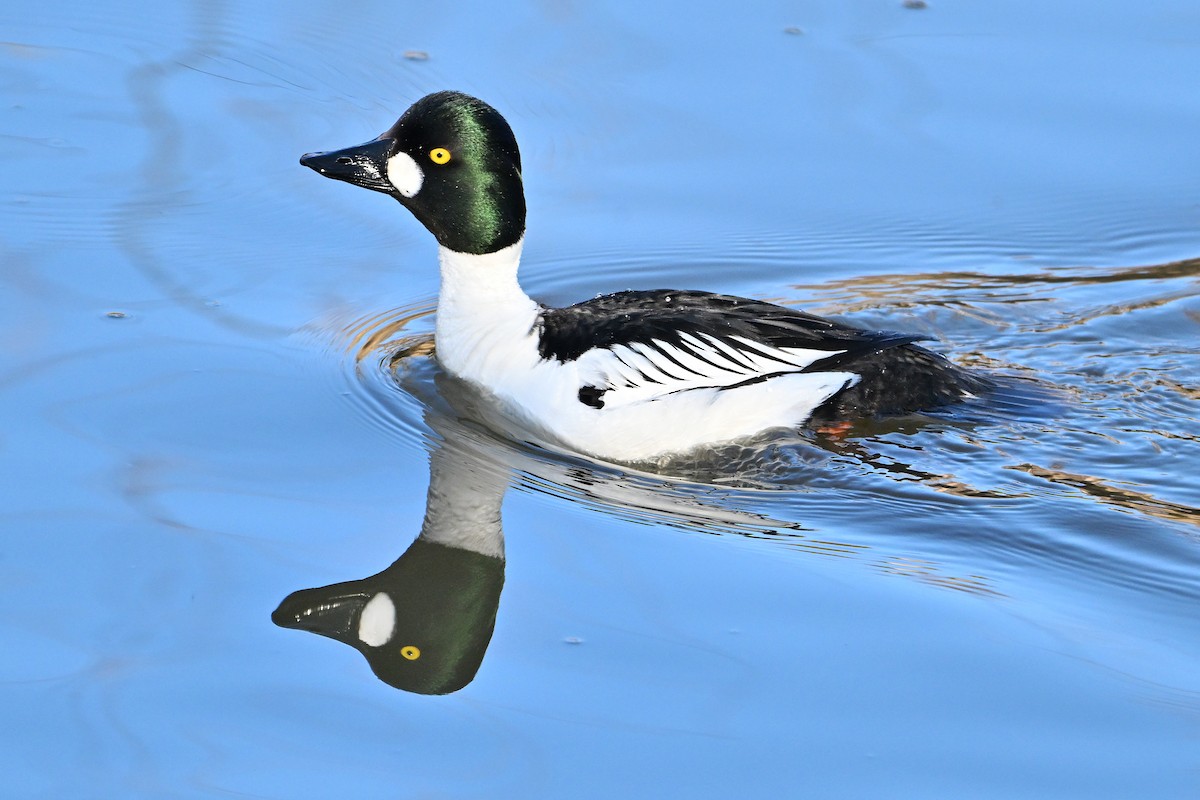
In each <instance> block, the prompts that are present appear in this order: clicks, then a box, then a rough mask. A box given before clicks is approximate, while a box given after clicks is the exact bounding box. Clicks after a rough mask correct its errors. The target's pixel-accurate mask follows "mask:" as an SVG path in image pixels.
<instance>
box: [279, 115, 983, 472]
mask: <svg viewBox="0 0 1200 800" xmlns="http://www.w3.org/2000/svg"><path fill="white" fill-rule="evenodd" d="M300 163H301V164H303V165H304V166H307V167H311V168H312V169H314V170H316V171H317V172H319V173H321V174H322V175H325V176H326V177H329V178H336V179H337V180H342V181H346V182H348V183H353V184H355V185H357V186H362V187H364V188H367V189H372V190H374V191H377V192H383V193H384V194H388V195H391V196H392V197H394V198H396V199H397V200H399V201H400V204H401V205H403V206H404V207H405V208H407V209H408V210H409V211H411V212H412V213H413V215H414V216H416V218H417V219H418V220H419V221H420V222H421V224H423V225H424V226H425V227H426V228H428V229H429V231H430V232H431V233H432V234H433V235H434V237H436V238H437V241H438V245H439V248H438V252H439V260H440V262H441V279H442V283H441V292H440V294H439V297H438V306H437V322H436V332H435V336H436V338H435V342H436V355H437V359H438V361H439V362H440V363H441V365H442V366H443V367H444V368H445V369H446V370H447V371H449V372H450V373H452V374H454V375H457V376H458V377H460V378H463V379H465V380H467V381H470V382H473V383H475V384H477V385H479V386H480V387H482V388H484V389H486V390H487V391H489V392H490V393H491V394H493V395H494V396H495V397H496V398H497V399H498V401H499V402H500V403H501V404H502V405H503V407H504V408H505V410H506V411H507V412H508V413H509V414H513V415H515V416H516V417H517V418H518V419H519V420H520V421H521V422H522V423H523V424H525V425H527V426H529V427H531V428H532V429H533V430H535V431H537V432H538V433H540V434H542V435H544V436H547V437H549V438H551V439H553V440H556V441H557V442H559V443H561V444H562V445H565V446H566V447H568V448H571V449H574V450H577V451H580V452H583V453H587V454H591V455H594V456H598V457H600V458H606V459H611V460H615V461H641V460H646V459H650V458H653V457H656V456H660V455H664V454H668V453H674V452H682V451H686V450H690V449H693V448H695V447H698V446H700V445H704V444H711V443H716V442H723V441H728V440H732V439H737V438H741V437H745V436H750V435H753V434H756V433H759V432H761V431H763V430H766V429H768V428H774V427H793V428H794V427H798V426H802V425H809V426H813V427H820V426H823V425H829V424H832V423H839V422H844V421H852V420H855V419H859V418H863V417H875V416H883V415H891V414H903V413H907V412H912V411H917V410H921V409H927V408H932V407H936V406H940V405H944V404H946V403H949V402H953V401H955V400H958V399H961V398H963V397H965V396H969V395H971V394H973V393H976V392H977V391H979V390H980V389H981V388H983V387H984V386H985V385H986V384H985V382H984V380H983V379H981V378H979V377H977V376H974V375H972V374H970V373H968V372H967V371H965V370H963V369H961V368H959V367H956V366H954V365H953V364H951V363H950V362H949V361H947V360H946V359H945V358H943V357H942V356H939V355H936V354H934V353H932V352H930V351H928V350H925V349H924V348H921V347H918V346H917V345H915V344H913V342H914V341H916V340H918V339H921V338H925V337H921V336H913V335H908V334H900V333H889V332H883V331H869V330H862V329H859V328H854V327H851V326H849V325H844V324H842V323H839V322H834V321H832V320H828V319H823V318H821V317H816V316H813V315H811V314H805V313H803V312H800V311H796V310H794V309H791V308H785V307H782V306H778V305H773V304H771V303H764V302H761V301H757V300H748V299H745V298H741V297H731V296H728V295H720V294H710V293H708V292H697V291H676V290H667V289H659V290H652V291H625V292H617V293H616V294H610V295H605V296H603V297H597V298H595V299H593V300H587V301H584V302H582V303H578V304H576V305H573V306H568V307H566V308H550V307H547V306H544V305H541V304H539V303H537V302H535V301H534V300H532V299H530V297H529V296H528V295H527V294H525V292H524V291H523V290H522V289H521V287H520V286H519V285H518V283H517V266H518V264H519V262H520V258H521V247H522V244H523V242H524V235H525V193H524V188H523V185H522V181H521V155H520V152H519V151H518V149H517V141H516V138H515V137H514V136H513V132H512V129H511V128H510V127H509V125H508V123H507V122H506V121H505V120H504V117H502V116H500V114H499V112H497V111H496V110H495V109H494V108H492V107H491V106H489V105H488V104H486V103H484V102H483V101H481V100H477V99H476V98H474V97H470V96H468V95H465V94H462V93H460V92H437V93H436V94H431V95H428V96H426V97H423V98H422V99H420V100H418V101H417V102H416V103H414V104H413V105H412V107H411V108H409V109H408V111H406V112H404V115H403V116H402V117H400V119H399V120H397V121H396V124H394V125H393V126H392V127H391V128H389V129H388V130H387V131H386V132H384V133H383V134H382V135H381V136H379V137H378V138H377V139H374V140H372V141H370V142H367V143H366V144H361V145H357V146H355V147H349V148H346V149H344V150H334V151H330V152H323V153H309V154H307V155H305V156H303V157H302V158H301V159H300Z"/></svg>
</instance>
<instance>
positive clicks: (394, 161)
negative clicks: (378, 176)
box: [387, 153, 425, 197]
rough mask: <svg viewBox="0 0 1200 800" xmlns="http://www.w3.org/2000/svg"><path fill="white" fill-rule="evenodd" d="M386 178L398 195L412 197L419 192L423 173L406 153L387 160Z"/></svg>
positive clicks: (423, 179)
mask: <svg viewBox="0 0 1200 800" xmlns="http://www.w3.org/2000/svg"><path fill="white" fill-rule="evenodd" d="M387 178H388V180H389V181H390V182H391V184H392V186H395V187H396V191H398V192H399V193H400V194H402V195H404V196H405V197H414V196H416V194H417V192H419V191H421V184H422V183H424V182H425V173H424V172H421V168H420V167H418V166H417V162H416V161H413V157H412V156H410V155H409V154H408V153H396V155H394V156H392V157H391V158H389V159H388V160H387Z"/></svg>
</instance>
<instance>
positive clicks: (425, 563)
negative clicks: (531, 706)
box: [271, 539, 504, 694]
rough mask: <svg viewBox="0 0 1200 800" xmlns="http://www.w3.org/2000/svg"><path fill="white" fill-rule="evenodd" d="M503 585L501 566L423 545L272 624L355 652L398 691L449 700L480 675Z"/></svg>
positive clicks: (317, 593)
mask: <svg viewBox="0 0 1200 800" xmlns="http://www.w3.org/2000/svg"><path fill="white" fill-rule="evenodd" d="M503 585H504V561H503V560H502V559H499V558H495V557H493V556H488V555H483V554H481V553H475V552H472V551H470V550H463V549H460V548H457V547H447V546H445V545H441V544H433V543H430V542H427V541H425V540H423V539H418V540H417V541H415V542H413V543H412V546H411V547H409V548H408V550H407V551H406V552H405V553H404V555H402V556H400V558H399V559H398V560H397V561H396V563H394V564H392V566H390V567H388V568H387V569H385V570H384V571H383V572H380V573H379V574H377V575H373V576H371V577H369V578H364V579H363V580H360V581H347V582H345V583H335V584H333V585H332V586H323V587H320V588H317V589H302V590H301V591H298V592H294V593H293V594H291V595H290V596H288V598H287V599H286V600H284V601H283V602H282V603H281V604H280V605H279V608H278V609H276V611H275V613H274V614H272V615H271V619H272V620H273V621H274V622H275V624H276V625H280V626H282V627H284V628H297V629H299V630H306V631H310V632H312V633H319V634H321V635H322V636H328V637H330V638H331V639H337V640H338V641H339V642H344V643H345V644H348V645H350V646H351V647H354V648H356V649H357V650H358V651H359V652H360V653H362V654H363V655H364V656H365V657H366V659H367V662H368V663H369V664H370V665H371V669H372V670H373V671H374V672H375V674H376V675H377V676H379V679H380V680H382V681H383V682H384V683H387V684H390V685H392V686H395V687H396V688H397V689H403V690H405V691H409V692H418V693H420V694H448V693H450V692H455V691H458V690H459V689H461V688H462V687H464V686H466V685H467V684H468V683H470V682H471V680H472V679H473V678H474V677H475V673H476V672H477V671H478V670H479V665H480V663H481V662H482V661H483V654H484V653H485V652H486V650H487V646H488V642H489V641H491V638H492V629H493V627H494V626H495V624H496V609H497V607H498V606H499V603H500V590H501V588H502V587H503Z"/></svg>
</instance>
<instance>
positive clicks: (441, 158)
mask: <svg viewBox="0 0 1200 800" xmlns="http://www.w3.org/2000/svg"><path fill="white" fill-rule="evenodd" d="M429 160H430V161H432V162H433V163H435V164H445V163H446V162H448V161H449V160H450V151H449V150H447V149H446V148H444V147H435V148H433V149H432V150H430V151H429Z"/></svg>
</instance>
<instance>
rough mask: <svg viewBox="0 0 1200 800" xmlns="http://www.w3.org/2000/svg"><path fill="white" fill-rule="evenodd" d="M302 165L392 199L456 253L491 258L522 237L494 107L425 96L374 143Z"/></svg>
mask: <svg viewBox="0 0 1200 800" xmlns="http://www.w3.org/2000/svg"><path fill="white" fill-rule="evenodd" d="M300 163H301V164H303V165H304V166H306V167H311V168H312V169H314V170H316V171H317V172H319V173H321V174H322V175H324V176H325V177H327V178H336V179H337V180H340V181H346V182H347V183H353V184H355V185H356V186H362V187H363V188H366V189H373V190H374V191H377V192H383V193H384V194H390V195H391V196H392V197H394V198H396V199H397V200H399V201H400V203H401V204H402V205H403V206H404V207H405V208H407V209H408V210H409V211H411V212H412V213H413V215H414V216H415V217H416V218H417V219H418V220H420V222H421V224H422V225H424V226H425V227H426V228H428V229H429V231H430V233H432V234H433V235H434V236H435V237H437V240H438V243H439V244H441V245H442V246H443V247H446V248H448V249H450V250H453V251H455V252H459V253H473V254H477V255H478V254H483V253H494V252H496V251H497V250H501V249H503V248H505V247H508V246H509V245H512V244H515V243H516V242H517V241H518V240H519V239H520V238H521V237H522V236H523V235H524V233H525V192H524V188H523V186H522V184H521V154H520V152H519V151H518V149H517V140H516V138H515V137H514V136H513V132H512V129H511V128H509V126H508V123H507V122H505V120H504V117H502V116H500V113H499V112H498V111H496V109H494V108H492V107H491V106H489V105H488V104H487V103H485V102H483V101H482V100H477V99H475V98H474V97H470V96H468V95H465V94H462V93H461V92H437V93H436V94H431V95H427V96H425V97H423V98H421V99H420V100H418V101H417V102H416V103H414V104H413V105H412V107H411V108H409V109H408V111H405V112H404V115H403V116H402V117H400V119H398V120H397V121H396V124H395V125H393V126H392V127H391V128H389V129H388V130H387V131H385V132H384V133H383V134H382V135H381V136H379V138H377V139H373V140H372V141H369V142H367V143H366V144H360V145H356V146H355V147H347V148H345V149H344V150H331V151H329V152H325V153H308V154H307V155H305V156H302V157H301V158H300Z"/></svg>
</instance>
